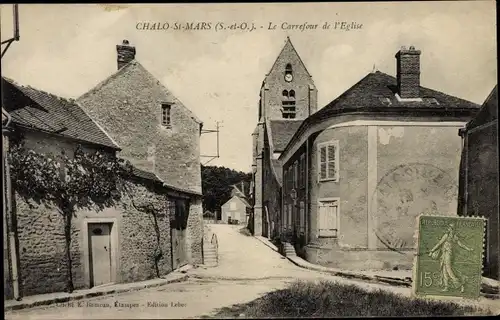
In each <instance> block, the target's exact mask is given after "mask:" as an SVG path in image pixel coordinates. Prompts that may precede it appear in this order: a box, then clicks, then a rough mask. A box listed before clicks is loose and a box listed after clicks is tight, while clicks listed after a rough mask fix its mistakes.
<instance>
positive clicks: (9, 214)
mask: <svg viewBox="0 0 500 320" xmlns="http://www.w3.org/2000/svg"><path fill="white" fill-rule="evenodd" d="M2 115H5V116H6V117H7V123H6V124H5V125H2V139H3V143H4V146H3V147H2V159H3V166H2V171H3V176H4V187H5V189H4V195H3V196H4V198H5V199H4V201H5V203H6V205H5V207H6V212H5V213H4V221H5V225H6V226H7V230H8V239H7V241H8V244H9V251H10V260H11V267H12V275H11V276H12V290H13V295H14V299H15V300H18V301H19V300H21V295H20V292H19V276H18V275H19V269H18V265H17V263H18V254H17V245H16V244H17V241H16V232H15V223H14V219H15V217H14V211H13V210H12V187H11V181H10V170H9V162H8V158H7V155H8V150H9V137H8V134H9V131H10V130H9V128H8V126H9V124H10V123H11V120H12V118H11V117H10V115H9V113H8V112H6V111H5V110H4V109H3V108H2ZM6 151H7V152H6ZM9 220H10V221H9ZM9 222H10V223H9Z"/></svg>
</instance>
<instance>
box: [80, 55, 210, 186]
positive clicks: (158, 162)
mask: <svg viewBox="0 0 500 320" xmlns="http://www.w3.org/2000/svg"><path fill="white" fill-rule="evenodd" d="M77 101H78V103H79V104H80V105H81V106H82V108H83V109H85V110H86V111H87V112H88V113H89V115H90V116H91V117H92V118H93V119H94V120H95V121H96V122H97V123H99V125H100V126H101V127H102V128H104V130H105V131H106V132H107V133H108V134H109V135H110V136H111V137H112V138H113V139H114V140H115V141H116V142H117V143H118V145H119V146H120V147H121V148H122V151H120V153H119V156H120V157H123V158H125V159H128V160H130V161H131V162H132V163H133V164H134V165H136V166H137V167H139V168H141V169H143V170H146V171H151V172H155V173H156V174H157V175H158V176H159V177H160V178H161V179H162V180H164V181H165V182H166V183H167V184H169V185H172V186H175V187H178V188H182V189H188V190H192V191H196V192H201V166H200V123H199V122H198V120H197V119H196V118H195V116H194V114H193V113H192V112H191V111H190V110H189V109H188V108H186V107H185V106H184V105H183V103H182V102H181V101H179V100H178V99H177V98H176V97H175V96H174V95H173V94H172V93H171V92H170V91H168V90H167V89H166V88H165V87H164V86H163V85H162V84H161V83H160V82H159V81H158V80H157V79H155V78H154V77H153V76H152V75H151V74H150V73H149V72H148V71H147V70H146V69H144V67H142V66H141V65H140V64H139V63H138V62H135V61H134V62H131V63H130V64H128V65H127V66H125V67H123V68H122V69H121V70H120V71H119V72H118V73H117V74H115V75H114V76H112V77H110V78H109V79H107V80H106V81H104V82H103V83H101V84H100V85H99V86H98V87H96V88H94V89H92V90H91V91H90V92H89V93H86V94H84V95H83V96H82V97H80V98H79V99H78V100H77ZM164 103H168V104H170V105H171V114H170V118H171V125H170V127H166V126H163V125H162V104H164Z"/></svg>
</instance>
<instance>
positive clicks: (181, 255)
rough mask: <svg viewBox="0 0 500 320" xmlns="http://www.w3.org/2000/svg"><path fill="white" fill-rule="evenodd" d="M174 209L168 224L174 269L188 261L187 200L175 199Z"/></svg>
mask: <svg viewBox="0 0 500 320" xmlns="http://www.w3.org/2000/svg"><path fill="white" fill-rule="evenodd" d="M172 209H174V208H172ZM174 210H175V214H174V216H173V220H172V221H171V225H170V235H171V238H170V241H171V245H172V268H173V269H174V270H175V269H178V268H180V267H182V266H183V265H186V264H187V263H188V257H187V230H186V229H187V218H188V214H189V208H188V204H187V201H184V200H178V201H176V203H175V209H174Z"/></svg>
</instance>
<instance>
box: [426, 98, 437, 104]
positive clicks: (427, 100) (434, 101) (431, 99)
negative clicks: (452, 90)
mask: <svg viewBox="0 0 500 320" xmlns="http://www.w3.org/2000/svg"><path fill="white" fill-rule="evenodd" d="M423 100H424V102H425V103H428V104H435V105H439V102H438V101H437V100H436V98H424V99H423Z"/></svg>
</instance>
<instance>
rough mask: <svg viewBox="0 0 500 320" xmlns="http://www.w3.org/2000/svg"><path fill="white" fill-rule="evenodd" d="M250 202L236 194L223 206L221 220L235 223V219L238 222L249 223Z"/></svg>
mask: <svg viewBox="0 0 500 320" xmlns="http://www.w3.org/2000/svg"><path fill="white" fill-rule="evenodd" d="M249 208H250V204H249V203H248V202H247V200H246V199H244V198H242V197H240V196H237V195H234V196H232V197H231V199H229V200H228V201H227V202H226V203H224V204H223V205H222V207H221V220H222V223H234V222H235V220H236V221H237V223H238V224H247V222H248V221H247V212H248V209H249Z"/></svg>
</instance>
